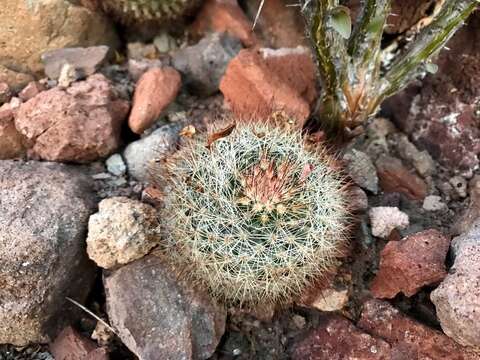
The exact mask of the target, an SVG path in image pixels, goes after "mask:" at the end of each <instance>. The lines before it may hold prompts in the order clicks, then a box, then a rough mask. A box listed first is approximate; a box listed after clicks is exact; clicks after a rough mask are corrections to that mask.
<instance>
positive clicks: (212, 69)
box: [172, 33, 242, 96]
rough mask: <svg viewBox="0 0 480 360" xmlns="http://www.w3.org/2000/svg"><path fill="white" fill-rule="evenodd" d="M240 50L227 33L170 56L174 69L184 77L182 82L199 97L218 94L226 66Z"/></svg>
mask: <svg viewBox="0 0 480 360" xmlns="http://www.w3.org/2000/svg"><path fill="white" fill-rule="evenodd" d="M241 49H242V45H241V42H240V40H238V39H237V38H234V37H231V36H230V35H228V34H226V33H222V34H220V33H213V34H210V35H208V36H206V37H204V38H203V39H202V40H200V42H199V43H198V44H196V45H193V46H189V47H186V48H184V49H182V50H179V51H177V52H176V53H175V54H174V55H173V59H172V60H173V66H174V67H175V68H176V69H177V70H178V71H180V72H181V73H182V74H183V75H184V79H183V81H184V83H185V84H186V85H187V86H188V87H189V88H190V89H191V90H192V91H194V92H195V93H197V94H198V95H203V96H209V95H212V94H213V93H215V92H217V91H218V86H219V84H220V80H221V78H222V76H223V74H224V73H225V70H226V68H227V65H228V63H229V62H230V60H231V59H232V58H234V57H235V55H237V54H238V52H239V51H240V50H241Z"/></svg>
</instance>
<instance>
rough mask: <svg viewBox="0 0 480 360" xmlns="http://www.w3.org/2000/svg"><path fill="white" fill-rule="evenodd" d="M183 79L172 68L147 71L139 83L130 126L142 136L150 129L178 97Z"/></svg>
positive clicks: (134, 97) (129, 122)
mask: <svg viewBox="0 0 480 360" xmlns="http://www.w3.org/2000/svg"><path fill="white" fill-rule="evenodd" d="M181 84H182V79H181V76H180V74H179V73H178V71H177V70H175V69H174V68H171V67H165V68H152V69H150V70H147V72H145V73H144V74H143V75H142V76H141V77H140V79H139V80H138V82H137V85H136V88H135V93H134V96H133V104H132V112H131V113H130V117H129V119H128V126H129V127H130V129H131V130H132V131H133V132H134V133H136V134H141V133H143V131H144V130H145V129H148V128H149V127H150V126H151V125H152V124H153V123H154V122H155V120H157V118H158V117H159V116H160V114H161V113H162V111H163V110H165V109H166V107H167V106H168V105H169V104H170V103H171V102H172V101H173V100H175V98H176V97H177V94H178V91H179V90H180V86H181Z"/></svg>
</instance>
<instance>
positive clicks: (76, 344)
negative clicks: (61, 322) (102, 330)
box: [50, 326, 108, 360]
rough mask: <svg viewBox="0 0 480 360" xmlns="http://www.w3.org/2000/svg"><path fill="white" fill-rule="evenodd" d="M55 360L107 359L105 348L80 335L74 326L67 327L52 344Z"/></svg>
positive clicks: (51, 350) (51, 349) (51, 348)
mask: <svg viewBox="0 0 480 360" xmlns="http://www.w3.org/2000/svg"><path fill="white" fill-rule="evenodd" d="M50 352H51V353H52V355H53V356H54V357H55V360H107V359H108V354H107V352H106V350H105V349H101V348H98V347H97V345H96V344H95V343H94V342H93V341H91V340H89V339H87V338H85V337H83V336H82V335H80V334H79V333H78V332H77V331H75V330H74V329H73V328H72V327H70V326H69V327H67V328H65V329H64V330H63V331H62V332H61V333H60V334H59V335H58V336H57V338H56V339H55V341H54V342H53V343H52V344H51V345H50Z"/></svg>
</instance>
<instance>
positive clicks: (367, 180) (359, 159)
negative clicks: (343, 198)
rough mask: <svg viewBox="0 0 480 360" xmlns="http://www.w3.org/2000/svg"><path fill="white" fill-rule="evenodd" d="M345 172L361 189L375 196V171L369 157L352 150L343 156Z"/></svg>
mask: <svg viewBox="0 0 480 360" xmlns="http://www.w3.org/2000/svg"><path fill="white" fill-rule="evenodd" d="M343 160H344V161H345V162H346V163H347V172H348V175H350V177H351V178H352V180H353V181H354V182H355V184H357V185H358V186H360V187H361V188H363V189H365V190H368V191H371V192H372V193H374V194H376V193H377V192H378V177H377V169H376V168H375V165H373V163H372V160H371V159H370V157H369V156H368V155H367V154H365V153H364V152H362V151H359V150H355V149H352V150H351V151H349V152H347V153H346V154H345V155H344V156H343Z"/></svg>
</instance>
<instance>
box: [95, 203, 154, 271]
mask: <svg viewBox="0 0 480 360" xmlns="http://www.w3.org/2000/svg"><path fill="white" fill-rule="evenodd" d="M159 239H160V235H159V223H158V217H157V212H156V210H155V209H154V208H153V207H152V206H150V205H147V204H144V203H142V202H140V201H138V200H133V199H129V198H126V197H112V198H108V199H105V200H102V201H101V202H100V204H99V205H98V212H97V213H95V214H93V215H92V216H90V219H89V221H88V237H87V252H88V256H89V257H90V259H92V260H93V261H95V263H96V264H97V265H98V266H100V267H103V268H105V269H110V268H113V267H115V266H117V265H121V264H127V263H129V262H131V261H133V260H136V259H139V258H141V257H142V256H144V255H146V254H148V253H149V252H150V250H151V249H152V248H154V247H155V246H157V244H158V241H159Z"/></svg>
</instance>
